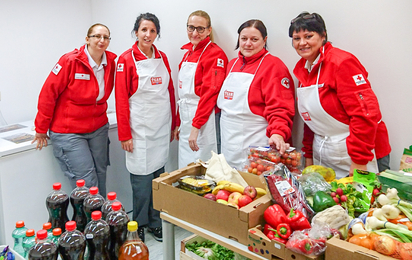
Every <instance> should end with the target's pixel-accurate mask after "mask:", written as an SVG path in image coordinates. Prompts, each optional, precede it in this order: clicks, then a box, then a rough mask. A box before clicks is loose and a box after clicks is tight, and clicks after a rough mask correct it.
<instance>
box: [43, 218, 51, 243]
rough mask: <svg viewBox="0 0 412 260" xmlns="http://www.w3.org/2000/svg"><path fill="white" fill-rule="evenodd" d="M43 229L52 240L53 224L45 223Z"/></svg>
mask: <svg viewBox="0 0 412 260" xmlns="http://www.w3.org/2000/svg"><path fill="white" fill-rule="evenodd" d="M43 229H44V230H46V231H47V239H50V240H52V238H53V229H52V224H51V223H50V222H46V223H44V224H43Z"/></svg>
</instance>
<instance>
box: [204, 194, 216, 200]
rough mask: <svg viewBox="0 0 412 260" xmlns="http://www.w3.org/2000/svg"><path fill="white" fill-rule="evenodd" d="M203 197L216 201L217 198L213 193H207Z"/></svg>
mask: <svg viewBox="0 0 412 260" xmlns="http://www.w3.org/2000/svg"><path fill="white" fill-rule="evenodd" d="M203 197H204V198H206V199H208V200H213V201H216V196H215V195H214V194H212V193H206V194H205V195H204V196H203Z"/></svg>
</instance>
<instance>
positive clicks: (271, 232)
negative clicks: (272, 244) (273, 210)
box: [263, 224, 287, 244]
mask: <svg viewBox="0 0 412 260" xmlns="http://www.w3.org/2000/svg"><path fill="white" fill-rule="evenodd" d="M263 234H265V235H266V236H267V237H268V238H269V239H270V240H275V241H278V242H280V243H282V244H286V242H287V241H286V240H285V239H282V238H280V236H279V235H278V233H277V231H276V229H274V228H273V227H272V226H270V225H269V224H265V228H264V229H263Z"/></svg>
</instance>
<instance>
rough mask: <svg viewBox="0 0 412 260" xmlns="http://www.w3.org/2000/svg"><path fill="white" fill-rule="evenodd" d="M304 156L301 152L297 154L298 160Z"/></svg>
mask: <svg viewBox="0 0 412 260" xmlns="http://www.w3.org/2000/svg"><path fill="white" fill-rule="evenodd" d="M301 158H302V155H301V154H300V153H297V154H296V160H298V161H300V159H301Z"/></svg>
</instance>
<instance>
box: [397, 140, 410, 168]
mask: <svg viewBox="0 0 412 260" xmlns="http://www.w3.org/2000/svg"><path fill="white" fill-rule="evenodd" d="M399 170H402V171H404V172H412V145H411V146H409V149H407V148H405V149H403V155H402V158H401V165H400V167H399Z"/></svg>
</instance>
